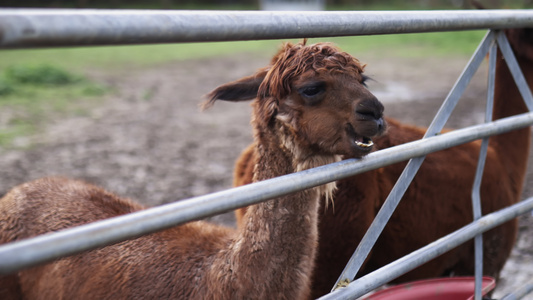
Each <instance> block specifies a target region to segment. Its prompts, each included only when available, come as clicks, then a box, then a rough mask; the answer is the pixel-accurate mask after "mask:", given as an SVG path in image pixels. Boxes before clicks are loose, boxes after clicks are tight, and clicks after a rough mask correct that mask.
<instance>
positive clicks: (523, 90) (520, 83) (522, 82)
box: [497, 34, 533, 111]
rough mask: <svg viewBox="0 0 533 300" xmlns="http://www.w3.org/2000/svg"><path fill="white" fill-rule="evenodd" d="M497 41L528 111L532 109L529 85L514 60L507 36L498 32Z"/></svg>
mask: <svg viewBox="0 0 533 300" xmlns="http://www.w3.org/2000/svg"><path fill="white" fill-rule="evenodd" d="M497 41H498V46H500V50H501V52H502V55H503V57H504V58H505V61H506V62H507V66H508V67H509V70H510V71H511V75H512V76H513V79H514V81H515V82H516V85H517V87H518V90H519V91H520V94H521V95H522V98H523V99H524V102H525V103H526V106H527V108H528V109H529V111H533V95H532V94H531V90H530V89H529V85H528V84H527V81H526V78H525V77H524V74H523V73H522V71H521V69H520V65H518V61H517V60H516V57H515V56H514V54H513V50H512V49H511V45H509V41H508V40H507V37H506V36H505V34H500V35H498V37H497Z"/></svg>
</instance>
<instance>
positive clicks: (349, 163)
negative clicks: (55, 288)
mask: <svg viewBox="0 0 533 300" xmlns="http://www.w3.org/2000/svg"><path fill="white" fill-rule="evenodd" d="M531 125H533V113H526V114H522V115H519V116H515V117H512V118H504V119H500V120H497V121H494V122H491V123H488V124H482V125H476V126H471V127H468V128H464V129H459V130H455V131H451V132H448V133H445V134H442V135H439V136H434V137H430V138H427V139H423V140H418V141H414V142H411V143H407V144H403V145H399V146H396V147H392V148H388V149H383V150H380V151H376V152H373V153H370V154H368V155H367V156H366V157H364V158H362V159H347V160H344V161H341V162H338V163H334V164H330V165H326V166H322V167H318V168H314V169H310V170H306V171H302V172H298V173H294V174H289V175H285V176H281V177H277V178H273V179H269V180H265V181H262V182H258V183H254V184H250V185H246V186H242V187H238V188H234V189H230V190H226V191H222V192H218V193H213V194H209V195H204V196H200V197H195V198H191V199H188V200H182V201H179V202H175V203H171V204H167V205H163V206H158V207H154V208H150V209H146V210H143V211H140V212H136V213H132V214H128V215H124V216H120V217H116V218H112V219H107V220H103V221H99V222H95V223H91V224H87V225H83V226H79V227H76V228H70V229H66V230H63V231H59V232H55V233H50V234H47V235H43V236H39V237H36V238H32V239H28V240H23V241H17V242H14V243H10V244H5V245H2V246H1V247H0V274H7V273H12V272H15V271H17V270H20V269H23V268H26V267H30V266H34V265H36V264H39V263H44V262H47V261H51V260H53V259H57V258H60V257H64V256H68V255H72V254H76V253H79V252H83V251H86V250H91V249H95V248H98V247H102V246H106V245H110V244H113V243H117V242H119V241H123V240H127V239H131V238H135V237H138V236H141V235H144V234H149V233H152V232H156V231H158V230H163V229H166V228H169V227H172V226H176V225H180V224H183V223H186V222H189V221H193V220H198V219H202V218H205V217H209V216H212V215H216V214H219V213H223V212H227V211H230V210H234V209H236V208H239V207H243V206H247V205H252V204H256V203H259V202H262V201H265V200H268V199H272V198H275V197H279V196H282V195H286V194H288V193H291V192H295V191H300V190H303V189H306V188H310V187H313V186H317V185H321V184H325V183H328V182H331V181H336V180H340V179H343V178H347V177H350V176H353V175H356V174H361V173H364V172H367V171H370V170H374V169H377V168H379V167H383V166H387V165H391V164H394V163H398V162H401V161H405V160H407V159H409V158H411V157H419V156H422V155H426V154H428V153H431V152H435V151H439V150H443V149H446V148H451V147H454V146H457V145H461V144H464V143H467V142H471V141H474V140H477V139H480V138H484V137H487V136H490V135H496V134H501V133H505V132H508V131H511V130H515V129H519V128H524V127H527V126H531Z"/></svg>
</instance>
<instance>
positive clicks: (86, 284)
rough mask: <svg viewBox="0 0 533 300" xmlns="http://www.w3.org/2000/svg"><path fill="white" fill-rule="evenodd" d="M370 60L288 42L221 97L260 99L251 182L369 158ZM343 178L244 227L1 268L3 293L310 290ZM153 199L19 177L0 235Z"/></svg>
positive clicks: (217, 294) (183, 294)
mask: <svg viewBox="0 0 533 300" xmlns="http://www.w3.org/2000/svg"><path fill="white" fill-rule="evenodd" d="M362 71H363V70H362V66H361V65H360V64H359V62H358V61H357V60H356V59H354V58H353V57H351V56H349V55H348V54H346V53H343V52H340V51H339V50H338V49H336V48H335V47H333V46H331V45H329V44H316V45H310V46H306V45H305V44H296V45H292V44H287V45H285V46H284V47H283V48H282V49H281V51H280V52H279V53H278V54H277V55H276V56H275V57H274V59H273V60H272V64H271V65H270V66H269V67H267V68H265V69H261V70H260V71H259V72H258V73H257V74H255V75H253V76H249V77H245V78H243V79H241V80H238V81H235V82H232V83H228V84H225V85H222V86H220V87H218V88H217V89H215V90H214V91H213V92H211V93H210V94H209V95H208V96H209V100H208V102H207V103H206V106H209V105H212V104H213V103H214V102H215V101H216V100H227V99H231V100H234V99H237V100H249V99H251V98H256V100H255V101H254V103H253V117H252V125H253V128H254V139H255V143H254V151H255V152H254V153H256V169H255V175H254V179H253V181H260V180H265V179H269V178H272V177H276V176H280V175H284V174H288V173H293V172H295V171H299V170H303V169H306V168H311V167H315V166H319V165H322V164H325V163H329V162H334V161H337V160H339V159H340V156H342V155H344V156H353V157H361V156H363V155H365V154H367V153H368V152H369V151H371V149H372V140H371V139H370V137H372V136H375V135H377V134H380V133H381V132H382V131H383V129H384V123H383V119H382V113H383V106H382V105H381V103H380V102H378V101H377V100H376V98H375V97H374V96H373V95H372V94H371V93H370V92H369V91H368V90H367V89H366V88H365V87H364V79H365V77H364V76H363V75H362ZM333 188H334V185H333V184H329V185H326V186H322V187H318V188H313V189H308V190H305V191H302V192H297V193H293V194H291V195H288V196H284V197H280V198H277V199H275V200H271V201H267V202H265V203H261V204H257V205H254V206H251V207H249V209H248V211H247V213H246V214H244V215H243V216H241V226H240V227H239V228H238V229H237V230H235V229H229V228H224V227H219V226H215V225H212V224H208V223H206V222H202V221H198V222H192V223H188V224H185V225H182V226H178V227H175V228H171V229H168V230H164V231H161V232H158V233H154V234H151V235H147V236H143V237H140V238H137V239H134V240H129V241H124V242H120V243H118V244H115V245H112V246H108V247H104V248H101V249H98V250H93V251H89V252H86V253H82V254H78V255H74V256H71V257H66V258H63V259H60V260H57V261H55V262H52V263H48V264H45V265H42V266H38V267H33V268H30V269H27V270H22V271H19V272H18V273H16V274H12V275H8V276H4V277H0V299H19V298H24V299H41V298H42V299H83V298H86V299H104V298H106V299H134V298H141V299H304V298H307V297H309V292H310V275H311V272H312V270H313V266H314V261H315V253H316V245H317V241H318V235H317V234H318V229H317V223H318V207H319V200H320V198H321V196H330V195H331V193H332V192H333V191H332V189H333ZM141 209H143V207H142V206H140V205H138V204H136V203H134V202H132V201H130V200H127V199H121V198H119V197H117V196H115V195H113V194H110V193H108V192H106V191H104V190H102V189H100V188H98V187H94V186H92V185H89V184H87V183H83V182H80V181H75V180H69V179H65V178H56V177H54V178H44V179H40V180H36V181H33V182H29V183H26V184H23V185H20V186H18V187H16V188H14V189H13V190H11V191H10V192H9V193H8V194H7V195H6V196H5V197H4V198H2V199H1V200H0V215H1V216H2V222H0V243H7V242H11V241H15V240H20V239H24V238H28V237H32V236H36V235H40V234H44V233H47V232H51V231H56V230H61V229H64V228H68V227H73V226H77V225H81V224H85V223H89V222H93V221H97V220H101V219H106V218H110V217H114V216H118V215H122V214H127V213H130V212H133V211H138V210H141Z"/></svg>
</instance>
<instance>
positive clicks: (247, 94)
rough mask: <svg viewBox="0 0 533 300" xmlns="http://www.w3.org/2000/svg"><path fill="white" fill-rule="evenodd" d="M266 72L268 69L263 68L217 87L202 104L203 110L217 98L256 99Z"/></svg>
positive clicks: (226, 99) (235, 100) (228, 99)
mask: <svg viewBox="0 0 533 300" xmlns="http://www.w3.org/2000/svg"><path fill="white" fill-rule="evenodd" d="M266 73H267V70H266V69H262V70H261V71H259V72H257V73H256V74H254V75H251V76H246V77H243V78H241V79H239V80H236V81H233V82H230V83H226V84H223V85H221V86H219V87H217V88H216V89H214V90H213V91H212V92H210V93H209V94H207V96H206V98H207V100H206V101H205V102H203V103H202V105H201V107H202V110H203V109H207V108H209V107H211V106H213V104H215V101H217V100H224V101H232V102H239V101H247V100H252V99H255V98H256V97H257V92H258V90H259V86H260V85H261V83H262V82H263V79H264V78H265V75H266Z"/></svg>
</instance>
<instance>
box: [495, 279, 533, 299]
mask: <svg viewBox="0 0 533 300" xmlns="http://www.w3.org/2000/svg"><path fill="white" fill-rule="evenodd" d="M531 292H533V281H530V282H529V283H527V284H526V285H524V286H522V287H521V288H519V289H518V290H516V291H514V292H512V293H510V294H508V295H505V296H504V297H503V298H502V299H501V300H519V299H522V298H524V297H525V296H527V295H529V294H530V293H531ZM528 299H529V298H528Z"/></svg>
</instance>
